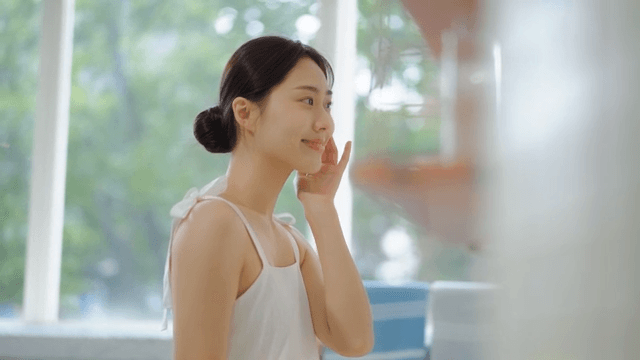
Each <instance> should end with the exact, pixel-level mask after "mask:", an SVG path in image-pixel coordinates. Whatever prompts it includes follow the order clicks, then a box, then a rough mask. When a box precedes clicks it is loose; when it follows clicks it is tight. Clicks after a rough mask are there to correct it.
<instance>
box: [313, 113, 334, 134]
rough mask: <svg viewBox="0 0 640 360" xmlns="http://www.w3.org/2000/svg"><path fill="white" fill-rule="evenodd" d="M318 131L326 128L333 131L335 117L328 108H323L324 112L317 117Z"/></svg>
mask: <svg viewBox="0 0 640 360" xmlns="http://www.w3.org/2000/svg"><path fill="white" fill-rule="evenodd" d="M315 126H316V131H318V130H321V129H325V130H327V131H329V132H333V126H334V124H333V117H332V116H331V113H330V112H329V111H327V110H324V109H323V110H322V113H321V114H320V115H319V116H318V118H317V119H316V124H315Z"/></svg>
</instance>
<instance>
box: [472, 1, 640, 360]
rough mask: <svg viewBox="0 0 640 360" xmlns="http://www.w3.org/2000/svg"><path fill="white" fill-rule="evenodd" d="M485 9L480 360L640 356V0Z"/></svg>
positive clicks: (540, 3)
mask: <svg viewBox="0 0 640 360" xmlns="http://www.w3.org/2000/svg"><path fill="white" fill-rule="evenodd" d="M489 4H490V5H488V7H487V9H486V10H487V11H486V13H485V14H486V15H485V22H486V24H488V25H487V28H486V35H487V36H486V44H485V47H486V49H485V50H486V53H487V54H490V55H489V56H487V62H486V65H487V67H488V68H495V69H496V75H497V76H496V78H497V79H500V78H501V81H499V82H498V83H497V84H496V86H495V88H493V89H491V90H490V91H494V92H495V91H496V89H497V90H498V91H499V93H500V94H501V99H500V100H499V101H497V106H496V108H495V109H490V110H489V114H490V116H487V119H488V120H487V121H486V123H485V124H484V125H485V130H486V132H485V133H483V134H482V135H481V139H482V146H483V153H484V156H483V160H482V162H483V164H482V167H483V176H482V178H481V179H480V183H481V184H480V185H481V190H482V191H483V201H482V207H483V210H482V211H480V214H482V215H481V218H480V219H479V225H480V229H481V233H482V236H483V237H484V238H485V239H486V240H487V248H486V253H487V257H488V259H489V263H490V269H489V270H488V272H487V273H486V275H485V276H486V279H487V280H488V281H490V282H492V283H496V284H498V285H500V287H501V290H500V291H499V292H498V294H499V296H498V300H497V302H496V311H497V315H496V317H495V318H494V325H495V327H494V334H495V338H496V339H498V340H497V341H496V342H491V343H489V344H488V345H489V346H488V347H487V351H486V353H485V358H486V359H492V360H493V359H505V360H518V359H579V360H585V359H598V360H600V359H638V358H639V357H640V266H639V265H638V263H639V260H638V259H640V205H639V204H640V169H639V166H638V159H639V158H640V139H639V138H640V121H639V118H640V105H639V104H640V40H639V39H640V25H639V24H640V2H638V1H637V0H624V1H623V0H611V1H606V2H605V1H600V2H594V1H586V2H585V1H551V0H547V1H513V0H493V1H490V2H489ZM491 54H492V55H491ZM493 95H494V96H495V95H496V94H495V93H493ZM494 110H495V111H494Z"/></svg>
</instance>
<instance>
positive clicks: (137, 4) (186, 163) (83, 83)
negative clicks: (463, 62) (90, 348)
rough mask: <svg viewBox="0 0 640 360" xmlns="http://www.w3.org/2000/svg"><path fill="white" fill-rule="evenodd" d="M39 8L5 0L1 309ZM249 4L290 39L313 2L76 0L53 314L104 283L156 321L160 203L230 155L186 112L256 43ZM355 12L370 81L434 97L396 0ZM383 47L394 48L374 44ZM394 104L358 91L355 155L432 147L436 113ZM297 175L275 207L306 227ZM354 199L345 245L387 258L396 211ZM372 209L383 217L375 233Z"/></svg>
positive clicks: (16, 282) (8, 296)
mask: <svg viewBox="0 0 640 360" xmlns="http://www.w3.org/2000/svg"><path fill="white" fill-rule="evenodd" d="M41 7H42V3H41V2H38V1H25V0H5V1H3V2H2V5H0V43H2V44H3V45H2V46H0V119H2V120H1V121H0V304H3V303H11V304H15V305H17V306H20V304H21V303H22V288H23V277H24V275H23V274H24V256H25V240H26V236H27V215H28V209H27V206H28V195H29V187H28V185H29V181H30V176H31V175H30V154H31V146H32V139H33V130H32V128H33V119H34V114H35V94H36V90H37V64H38V45H39V44H38V41H39V32H40V22H41V14H40V12H41ZM250 9H251V11H250V13H252V14H253V16H254V18H257V19H258V20H259V21H260V22H261V23H262V24H263V25H264V30H263V32H262V33H261V34H258V35H266V34H280V35H286V36H290V37H295V35H294V34H295V32H296V28H295V21H296V19H297V18H298V17H300V16H301V15H304V14H308V13H313V11H314V9H315V7H314V4H313V2H312V1H309V0H298V1H293V2H285V1H282V2H280V1H271V0H269V1H258V2H256V1H247V0H244V1H231V0H219V1H215V2H206V1H196V0H192V1H184V2H171V1H158V0H154V1H110V0H91V1H90V0H77V1H76V16H75V17H76V19H75V20H76V22H75V30H74V45H73V67H72V74H71V76H72V79H71V83H72V84H71V86H72V87H71V100H70V124H69V145H68V159H67V177H66V194H65V195H66V198H65V214H64V216H65V222H64V231H63V259H62V268H61V317H63V318H74V317H82V316H85V315H84V314H82V313H81V309H82V307H81V306H80V305H79V297H80V296H81V295H82V294H84V293H87V292H91V291H94V290H95V289H96V286H98V285H100V284H102V285H100V286H103V287H106V288H107V289H108V290H109V291H108V293H107V298H106V299H105V301H106V303H107V307H108V309H109V310H110V312H112V313H115V312H119V313H121V314H126V316H129V317H138V318H157V317H158V316H159V315H158V314H159V313H160V310H159V304H158V303H157V301H156V305H155V308H154V306H147V300H148V298H149V293H150V292H151V293H152V294H155V296H156V297H157V296H159V295H160V291H161V288H162V283H161V281H162V274H163V268H164V260H165V255H166V251H167V245H168V240H169V230H170V217H169V209H170V207H171V206H172V205H173V204H174V203H176V202H177V201H179V200H180V199H182V197H183V196H184V194H185V192H186V191H187V190H188V189H189V188H191V187H193V186H197V187H201V186H203V185H205V184H206V183H208V182H209V181H211V180H212V179H213V178H215V177H217V176H219V175H221V174H223V173H224V172H225V171H226V168H227V164H228V160H229V155H228V154H224V155H212V154H210V153H208V152H206V151H205V150H204V149H203V148H202V147H201V146H200V145H199V144H198V143H197V142H196V141H195V139H194V137H193V134H192V124H193V119H194V118H195V115H196V114H197V113H198V112H200V111H201V110H203V109H205V108H208V107H210V106H213V105H214V104H215V103H216V102H217V96H218V84H219V81H220V74H221V73H222V70H223V68H224V65H225V63H226V61H227V59H228V58H229V57H230V56H231V54H232V53H233V51H235V49H236V48H237V47H238V46H239V45H240V44H241V43H243V42H245V41H247V40H249V39H250V38H251V36H250V35H248V34H247V25H248V24H249V21H251V20H252V19H251V18H248V20H247V19H245V14H247V12H248V11H249V10H250ZM359 12H360V17H359V21H358V55H359V57H361V58H364V59H366V60H367V61H368V64H373V65H372V66H371V70H372V73H373V74H374V81H373V85H374V86H377V87H379V86H382V85H384V84H388V82H389V80H390V79H392V78H394V77H395V78H397V79H399V80H400V81H401V82H402V83H403V85H404V86H406V87H407V89H409V90H411V91H415V92H417V93H419V94H425V95H434V94H435V90H434V89H435V87H434V85H433V82H434V81H435V79H436V78H437V68H436V66H435V64H434V63H433V61H432V60H431V59H430V57H429V53H428V49H427V48H426V47H425V44H424V42H423V41H422V38H421V37H420V34H419V32H418V30H417V28H416V27H415V24H413V22H412V21H411V19H410V18H409V17H408V16H407V15H406V14H405V13H404V11H403V9H402V7H401V5H400V3H399V2H386V1H373V0H361V1H359ZM234 13H235V14H236V15H235V18H234V21H233V26H232V27H231V28H230V30H229V31H228V32H226V33H225V32H221V33H218V32H217V31H216V20H217V19H219V18H220V17H221V16H224V15H225V14H227V15H228V14H234ZM390 15H395V16H397V17H398V18H400V19H401V20H402V24H403V25H402V26H401V27H398V28H395V29H390V27H389V26H388V22H389V20H387V25H385V20H384V18H385V17H387V18H388V16H390ZM396 23H397V21H396ZM256 36H257V35H256ZM381 43H384V44H387V45H390V46H389V47H388V48H387V49H386V50H385V51H384V52H381V51H377V50H379V49H380V46H379V45H376V44H381ZM376 64H378V65H376ZM380 64H382V65H384V66H380ZM409 66H418V67H419V68H420V70H421V77H420V79H419V80H418V81H413V80H410V79H409V80H407V79H404V77H403V73H404V71H405V70H406V69H407V67H409ZM336 81H340V79H336ZM403 105H406V104H400V107H399V109H398V110H394V111H379V110H376V109H374V108H370V106H369V105H368V97H367V96H364V97H360V98H358V100H357V111H356V114H357V119H356V136H355V139H354V145H356V149H354V158H353V160H354V161H355V160H357V159H358V158H363V157H366V156H372V155H378V154H381V153H389V154H395V155H396V156H398V155H399V157H398V159H399V161H401V160H402V159H407V158H408V157H411V156H413V155H417V154H423V153H432V152H435V151H436V150H437V148H438V140H437V139H438V136H437V133H438V119H437V118H431V119H426V121H424V125H423V126H422V127H418V128H416V127H415V126H414V127H411V126H409V125H408V124H409V122H410V121H411V119H415V118H420V117H421V115H419V114H417V115H416V114H415V113H412V112H411V111H410V108H409V107H408V106H403ZM293 178H294V174H292V176H291V177H290V179H289V180H288V181H287V184H286V185H285V188H284V190H283V192H282V193H281V196H280V197H279V199H278V202H277V204H276V213H280V212H290V213H291V214H293V215H294V216H295V218H296V219H297V223H296V225H295V226H296V227H298V229H300V230H301V231H303V233H304V231H305V229H306V222H305V218H304V213H303V209H302V206H301V204H300V203H299V202H298V200H297V198H296V196H295V192H294V190H293ZM354 197H355V198H354V200H355V204H354V205H355V206H354V219H353V220H354V234H353V235H354V240H355V241H356V243H357V244H359V245H358V246H360V247H362V249H364V250H366V252H365V253H364V254H366V253H369V254H373V255H372V256H373V257H374V258H375V259H377V260H375V261H382V260H384V259H383V257H384V256H383V255H380V249H379V245H378V242H377V240H376V239H379V238H380V236H381V232H383V231H384V230H385V229H386V228H389V227H391V226H393V225H394V224H395V223H397V217H396V218H394V216H393V214H394V213H397V211H396V210H394V209H389V207H390V205H389V204H388V203H385V202H384V201H381V200H377V199H375V198H374V197H371V195H366V194H364V193H362V192H360V191H358V190H356V191H355V193H354ZM376 216H378V218H379V217H380V216H382V217H383V218H387V219H388V221H386V222H384V224H385V225H384V226H383V227H381V228H379V229H372V227H371V226H370V224H371V223H372V219H373V218H375V217H376ZM113 260H115V264H116V266H115V269H114V266H113V263H114V262H113ZM105 264H106V265H105ZM109 264H111V265H109ZM373 270H374V268H372V269H371V270H366V271H363V277H364V278H365V279H366V278H373V275H372V274H373ZM96 284H98V285H96ZM98 287H99V286H98ZM156 299H157V298H156ZM122 309H130V310H129V311H127V312H125V311H124V310H122Z"/></svg>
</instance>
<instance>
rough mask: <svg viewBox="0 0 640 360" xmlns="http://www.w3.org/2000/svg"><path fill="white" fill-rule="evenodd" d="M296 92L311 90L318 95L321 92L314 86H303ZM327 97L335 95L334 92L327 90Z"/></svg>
mask: <svg viewBox="0 0 640 360" xmlns="http://www.w3.org/2000/svg"><path fill="white" fill-rule="evenodd" d="M294 90H309V91H313V92H314V93H316V94H317V93H319V92H320V90H318V88H317V87H315V86H313V85H301V86H298V87H297V88H295V89H294ZM327 95H333V91H331V90H327Z"/></svg>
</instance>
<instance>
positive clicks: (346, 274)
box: [304, 203, 374, 356]
mask: <svg viewBox="0 0 640 360" xmlns="http://www.w3.org/2000/svg"><path fill="white" fill-rule="evenodd" d="M304 211H305V217H306V218H307V221H308V222H309V226H310V227H311V231H312V232H313V236H314V238H315V241H316V246H317V248H318V256H319V258H320V264H321V267H322V274H323V280H324V289H325V296H324V297H325V304H326V305H325V306H326V313H327V315H326V316H327V323H328V325H329V331H330V333H331V338H333V339H342V340H343V341H344V342H345V343H347V344H349V346H348V347H349V348H350V349H352V351H353V352H354V353H353V354H354V355H351V356H363V355H365V354H367V353H369V352H371V349H372V348H373V345H374V335H373V319H372V315H371V306H370V304H369V297H368V296H367V292H366V290H365V288H364V284H363V282H362V279H361V277H360V273H359V272H358V269H357V267H356V265H355V263H354V262H353V259H352V257H351V253H350V252H349V248H348V247H347V244H346V242H345V239H344V236H343V234H342V228H341V227H340V220H339V218H338V212H337V211H336V209H335V206H334V205H333V204H329V203H313V205H309V204H305V207H304Z"/></svg>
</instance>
